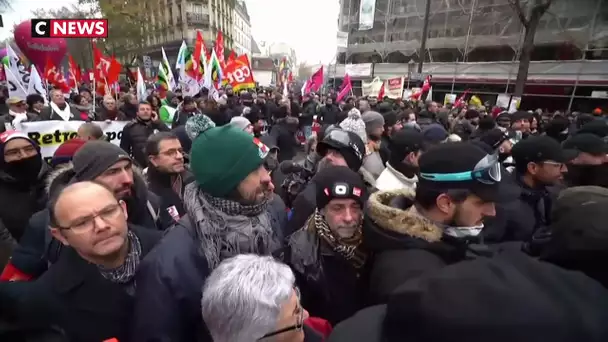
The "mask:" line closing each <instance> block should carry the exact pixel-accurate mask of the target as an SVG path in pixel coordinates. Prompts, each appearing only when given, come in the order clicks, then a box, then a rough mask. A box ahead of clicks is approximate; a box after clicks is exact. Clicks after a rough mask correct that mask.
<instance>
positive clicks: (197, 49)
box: [192, 31, 206, 80]
mask: <svg viewBox="0 0 608 342" xmlns="http://www.w3.org/2000/svg"><path fill="white" fill-rule="evenodd" d="M204 45H205V41H204V40H203V36H202V35H201V31H196V42H195V43H194V52H193V53H192V60H193V62H192V71H193V75H192V76H193V77H194V78H195V79H197V80H198V79H200V77H201V76H202V70H201V63H200V60H201V53H202V51H203V46H204ZM205 51H206V50H205Z"/></svg>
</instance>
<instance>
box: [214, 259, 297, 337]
mask: <svg viewBox="0 0 608 342" xmlns="http://www.w3.org/2000/svg"><path fill="white" fill-rule="evenodd" d="M294 286H295V276H294V274H293V272H292V271H291V269H290V268H289V266H287V265H285V264H282V263H280V262H279V261H277V260H275V259H273V258H272V257H269V256H258V255H254V254H241V255H237V256H235V257H232V258H230V259H226V260H224V261H222V262H221V263H220V265H219V266H218V267H217V268H216V269H215V270H214V271H213V272H212V273H211V275H210V276H209V277H208V278H207V281H206V282H205V286H204V287H203V299H202V313H203V319H204V321H205V324H206V325H207V328H208V329H209V332H210V333H211V336H212V337H213V341H214V342H251V341H255V340H257V339H259V338H261V337H262V336H264V335H266V334H268V333H270V332H272V331H274V330H275V329H276V324H277V321H278V318H279V315H280V312H281V307H282V306H283V305H284V304H285V303H286V302H287V301H288V300H289V298H291V295H292V293H293V288H294Z"/></svg>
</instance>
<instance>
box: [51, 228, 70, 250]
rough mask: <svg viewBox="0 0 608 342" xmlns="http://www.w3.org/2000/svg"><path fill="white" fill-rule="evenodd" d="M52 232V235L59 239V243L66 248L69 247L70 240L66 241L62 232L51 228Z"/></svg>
mask: <svg viewBox="0 0 608 342" xmlns="http://www.w3.org/2000/svg"><path fill="white" fill-rule="evenodd" d="M49 229H50V231H51V235H52V236H53V237H54V238H55V239H57V240H58V241H59V242H61V243H62V244H63V245H64V246H69V245H70V244H69V243H68V240H66V239H65V237H64V236H63V234H61V230H60V229H59V228H53V227H49Z"/></svg>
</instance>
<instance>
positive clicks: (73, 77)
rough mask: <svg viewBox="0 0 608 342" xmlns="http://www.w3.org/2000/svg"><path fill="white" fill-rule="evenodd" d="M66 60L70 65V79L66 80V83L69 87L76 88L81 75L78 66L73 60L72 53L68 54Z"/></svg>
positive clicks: (80, 80)
mask: <svg viewBox="0 0 608 342" xmlns="http://www.w3.org/2000/svg"><path fill="white" fill-rule="evenodd" d="M68 62H69V67H70V70H69V72H70V79H69V80H68V85H69V86H70V88H72V89H74V88H78V86H79V85H80V83H82V75H81V73H80V67H79V66H78V64H76V62H75V61H74V58H73V57H72V55H68Z"/></svg>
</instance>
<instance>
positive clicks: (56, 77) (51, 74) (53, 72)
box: [44, 57, 70, 93]
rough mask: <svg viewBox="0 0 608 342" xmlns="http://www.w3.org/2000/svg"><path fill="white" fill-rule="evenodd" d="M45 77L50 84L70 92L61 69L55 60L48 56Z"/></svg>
mask: <svg viewBox="0 0 608 342" xmlns="http://www.w3.org/2000/svg"><path fill="white" fill-rule="evenodd" d="M44 78H45V79H46V81H47V82H48V83H49V84H51V85H53V86H54V87H57V88H59V89H61V91H63V92H64V93H69V92H70V87H69V86H68V83H67V82H66V81H65V78H64V77H63V74H62V73H61V71H59V69H58V68H57V66H56V65H55V63H53V61H52V60H51V59H50V58H48V57H47V59H46V66H45V67H44Z"/></svg>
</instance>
